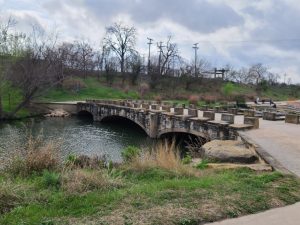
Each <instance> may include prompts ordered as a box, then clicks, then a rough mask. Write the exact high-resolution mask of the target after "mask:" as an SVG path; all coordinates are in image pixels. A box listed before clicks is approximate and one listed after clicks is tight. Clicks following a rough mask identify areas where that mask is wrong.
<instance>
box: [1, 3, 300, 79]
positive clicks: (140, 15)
mask: <svg viewBox="0 0 300 225" xmlns="http://www.w3.org/2000/svg"><path fill="white" fill-rule="evenodd" d="M0 13H1V19H4V18H5V17H8V16H9V15H11V16H13V17H14V18H15V19H16V20H17V21H18V24H17V29H18V30H19V29H21V30H22V31H24V32H28V31H29V30H30V29H31V28H30V27H31V24H36V25H38V26H40V27H41V28H42V29H44V30H45V31H53V30H54V29H55V30H56V31H58V32H59V34H60V39H61V40H66V41H72V40H74V39H82V38H84V39H88V40H89V41H90V42H91V43H93V45H94V46H95V47H98V46H99V45H100V41H101V39H102V38H103V36H104V34H105V26H107V25H110V24H112V23H113V22H120V21H123V22H124V23H126V24H128V25H134V26H135V27H136V28H137V30H138V45H137V46H138V49H139V50H140V51H141V52H142V53H145V55H146V53H147V45H146V43H147V37H151V38H153V39H154V40H155V41H156V42H158V41H164V40H166V38H167V36H168V35H172V36H173V37H174V41H175V42H176V43H178V45H179V49H180V52H181V54H182V55H183V56H184V57H185V58H187V59H190V60H192V57H193V49H192V45H193V44H194V43H196V42H199V47H200V49H199V56H200V57H201V58H206V59H207V60H209V61H210V62H211V63H212V65H213V66H216V67H222V66H224V65H225V64H227V63H229V64H231V65H233V66H235V67H241V66H248V65H251V64H254V63H258V62H261V63H264V64H265V65H267V66H268V67H269V68H270V69H271V71H273V72H278V73H285V72H286V73H287V76H288V77H290V78H291V79H292V82H293V83H294V82H299V83H300V73H299V70H300V4H299V0H63V1H62V0H0ZM153 50H154V48H153Z"/></svg>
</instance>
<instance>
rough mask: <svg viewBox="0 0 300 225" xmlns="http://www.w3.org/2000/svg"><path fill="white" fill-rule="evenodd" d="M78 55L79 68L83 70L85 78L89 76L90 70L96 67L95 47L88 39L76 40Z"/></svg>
mask: <svg viewBox="0 0 300 225" xmlns="http://www.w3.org/2000/svg"><path fill="white" fill-rule="evenodd" d="M75 48H76V56H77V58H76V59H77V69H78V70H80V71H81V72H83V77H84V79H86V78H87V74H88V72H90V71H92V70H93V69H94V66H95V64H94V60H93V58H94V55H95V53H94V51H93V48H92V47H91V46H90V45H89V43H87V42H86V41H80V42H79V41H76V42H75Z"/></svg>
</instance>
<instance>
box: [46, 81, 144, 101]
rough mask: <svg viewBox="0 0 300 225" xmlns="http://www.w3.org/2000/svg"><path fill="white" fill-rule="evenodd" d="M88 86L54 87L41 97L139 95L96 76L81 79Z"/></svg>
mask: <svg viewBox="0 0 300 225" xmlns="http://www.w3.org/2000/svg"><path fill="white" fill-rule="evenodd" d="M80 80H82V82H84V83H85V85H86V88H83V89H82V90H79V91H78V92H72V91H67V90H64V89H62V88H54V89H51V90H49V91H48V92H47V93H45V94H44V95H43V97H41V98H40V100H42V101H75V100H79V101H80V100H86V99H137V98H138V97H139V95H138V93H137V92H136V91H135V90H129V91H128V92H127V93H126V92H124V91H123V90H121V89H116V88H112V87H107V86H105V85H103V83H102V82H100V81H98V80H97V79H96V78H87V79H80Z"/></svg>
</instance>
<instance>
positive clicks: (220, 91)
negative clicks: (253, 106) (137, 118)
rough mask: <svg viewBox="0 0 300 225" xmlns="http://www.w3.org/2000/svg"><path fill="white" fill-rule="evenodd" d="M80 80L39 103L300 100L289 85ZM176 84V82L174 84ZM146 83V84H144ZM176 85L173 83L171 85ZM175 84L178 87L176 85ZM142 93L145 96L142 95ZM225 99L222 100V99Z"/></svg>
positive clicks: (43, 98)
mask: <svg viewBox="0 0 300 225" xmlns="http://www.w3.org/2000/svg"><path fill="white" fill-rule="evenodd" d="M75 80H79V81H80V82H81V83H82V84H83V87H82V89H80V90H77V91H76V92H74V91H70V90H67V89H66V88H63V87H60V88H53V89H51V90H49V91H48V92H46V93H45V94H44V95H43V96H42V97H41V98H40V100H45V101H70V100H85V99H152V100H153V99H156V98H159V99H163V100H177V101H181V102H187V101H188V100H189V97H190V96H199V103H205V102H206V103H215V102H220V101H224V97H225V98H228V99H229V100H230V98H232V99H231V100H233V99H234V98H235V97H234V96H244V98H245V99H246V100H247V99H254V98H256V97H257V96H260V97H261V98H272V99H273V100H289V99H297V98H300V88H297V87H289V86H280V87H279V86H278V87H276V86H274V87H269V88H267V89H266V90H263V91H261V93H257V91H256V89H255V87H252V86H249V85H243V84H232V85H231V87H230V91H229V92H227V91H224V89H225V88H226V84H227V83H226V82H223V81H220V80H205V81H202V82H201V83H197V82H194V83H193V84H192V85H191V87H190V88H189V89H185V85H184V83H183V82H180V80H176V78H164V79H162V81H161V82H160V84H159V85H158V86H157V87H156V89H155V90H151V89H150V88H149V87H148V88H146V89H147V90H141V85H131V84H130V83H127V84H126V85H125V86H124V87H123V86H122V85H121V79H120V78H115V82H114V83H113V85H112V86H108V85H107V83H106V81H105V79H104V78H103V77H102V78H100V79H99V80H98V79H97V78H95V77H89V78H87V79H81V78H75ZM174 80H175V81H174ZM174 82H175V83H174ZM141 83H144V82H141ZM172 83H174V84H172ZM174 85H175V86H174ZM141 92H143V93H141ZM222 99H223V100H222Z"/></svg>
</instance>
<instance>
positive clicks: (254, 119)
mask: <svg viewBox="0 0 300 225" xmlns="http://www.w3.org/2000/svg"><path fill="white" fill-rule="evenodd" d="M244 124H249V125H253V128H254V129H258V128H259V118H257V117H245V118H244Z"/></svg>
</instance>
